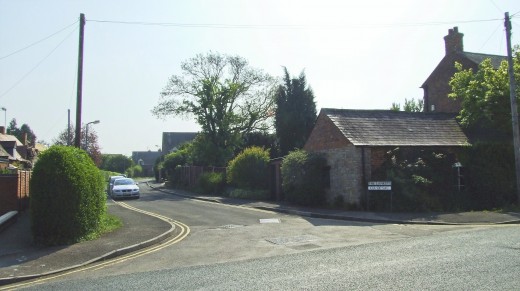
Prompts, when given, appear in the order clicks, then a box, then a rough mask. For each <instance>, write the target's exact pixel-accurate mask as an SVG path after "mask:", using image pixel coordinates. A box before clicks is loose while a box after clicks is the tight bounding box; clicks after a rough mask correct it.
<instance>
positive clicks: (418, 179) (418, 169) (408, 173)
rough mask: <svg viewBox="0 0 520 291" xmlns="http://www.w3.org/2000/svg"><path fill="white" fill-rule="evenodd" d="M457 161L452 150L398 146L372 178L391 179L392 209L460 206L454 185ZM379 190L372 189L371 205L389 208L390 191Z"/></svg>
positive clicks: (458, 207) (445, 208)
mask: <svg viewBox="0 0 520 291" xmlns="http://www.w3.org/2000/svg"><path fill="white" fill-rule="evenodd" d="M455 162H456V160H455V157H454V155H453V154H449V153H447V152H444V151H442V150H434V149H431V150H426V149H414V148H395V149H393V150H391V151H389V152H388V153H387V156H386V161H385V163H384V164H383V166H382V167H381V169H380V170H379V171H378V173H375V175H374V177H373V178H374V179H378V180H379V179H380V180H390V181H392V192H393V193H394V195H393V210H396V211H452V210H461V207H463V205H462V204H461V203H460V201H458V199H459V198H460V197H461V193H457V191H456V188H455V186H454V178H455V175H454V173H453V168H452V165H453V164H454V163H455ZM375 192H378V193H375ZM379 192H381V191H374V192H372V193H370V194H371V198H370V204H371V205H370V209H371V210H384V211H388V210H390V194H389V193H379Z"/></svg>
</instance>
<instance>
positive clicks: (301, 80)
mask: <svg viewBox="0 0 520 291" xmlns="http://www.w3.org/2000/svg"><path fill="white" fill-rule="evenodd" d="M284 73H285V76H284V84H283V85H280V86H279V87H278V91H277V94H276V113H275V126H276V135H277V137H278V140H279V142H280V150H281V154H282V155H286V154H287V153H288V152H289V151H292V150H294V149H301V148H303V146H304V145H305V142H306V141H307V138H308V137H309V135H310V133H311V131H312V128H313V127H314V122H315V121H316V103H315V102H314V93H313V92H312V89H311V88H310V87H308V86H307V80H306V78H305V73H304V72H301V73H300V76H299V77H298V78H293V79H291V77H290V76H289V72H288V71H287V68H284Z"/></svg>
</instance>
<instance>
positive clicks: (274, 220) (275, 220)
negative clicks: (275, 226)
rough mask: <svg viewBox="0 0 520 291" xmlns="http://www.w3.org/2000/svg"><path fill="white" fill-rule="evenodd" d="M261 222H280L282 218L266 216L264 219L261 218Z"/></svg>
mask: <svg viewBox="0 0 520 291" xmlns="http://www.w3.org/2000/svg"><path fill="white" fill-rule="evenodd" d="M260 223H280V219H278V218H264V219H260Z"/></svg>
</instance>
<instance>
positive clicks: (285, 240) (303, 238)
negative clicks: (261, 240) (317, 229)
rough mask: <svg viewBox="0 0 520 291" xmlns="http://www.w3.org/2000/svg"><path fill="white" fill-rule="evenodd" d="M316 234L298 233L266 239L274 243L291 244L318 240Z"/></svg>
mask: <svg viewBox="0 0 520 291" xmlns="http://www.w3.org/2000/svg"><path fill="white" fill-rule="evenodd" d="M318 239H319V238H318V237H317V236H313V235H298V236H289V237H276V238H269V239H266V241H268V242H270V243H272V244H275V245H292V244H302V243H307V242H311V241H315V240H318Z"/></svg>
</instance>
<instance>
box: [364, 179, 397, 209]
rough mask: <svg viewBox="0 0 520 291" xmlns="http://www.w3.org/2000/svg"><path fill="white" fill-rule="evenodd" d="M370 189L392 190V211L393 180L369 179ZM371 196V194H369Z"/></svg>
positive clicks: (391, 196)
mask: <svg viewBox="0 0 520 291" xmlns="http://www.w3.org/2000/svg"><path fill="white" fill-rule="evenodd" d="M368 191H390V211H392V200H393V193H392V181H369V182H368ZM368 197H370V195H368ZM368 202H369V199H367V210H368V209H369V203H368Z"/></svg>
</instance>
